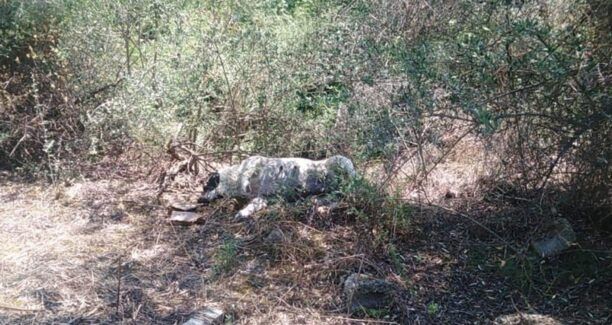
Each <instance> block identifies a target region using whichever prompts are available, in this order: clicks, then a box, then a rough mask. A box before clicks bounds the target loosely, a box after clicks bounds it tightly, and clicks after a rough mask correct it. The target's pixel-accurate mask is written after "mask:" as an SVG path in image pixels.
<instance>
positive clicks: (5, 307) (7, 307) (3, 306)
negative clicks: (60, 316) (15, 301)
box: [0, 305, 44, 312]
mask: <svg viewBox="0 0 612 325" xmlns="http://www.w3.org/2000/svg"><path fill="white" fill-rule="evenodd" d="M0 309H5V310H14V311H22V312H35V311H43V310H44V309H26V308H19V307H11V306H5V305H0Z"/></svg>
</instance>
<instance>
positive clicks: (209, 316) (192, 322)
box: [183, 306, 225, 325]
mask: <svg viewBox="0 0 612 325" xmlns="http://www.w3.org/2000/svg"><path fill="white" fill-rule="evenodd" d="M224 314H225V313H224V311H223V309H221V308H220V307H219V306H208V307H206V308H204V309H203V310H202V311H200V312H198V313H197V314H195V315H194V316H193V317H192V318H190V319H189V320H188V321H186V322H185V323H183V325H213V324H221V323H222V322H223V316H224Z"/></svg>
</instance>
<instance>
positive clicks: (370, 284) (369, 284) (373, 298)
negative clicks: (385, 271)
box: [344, 273, 395, 313]
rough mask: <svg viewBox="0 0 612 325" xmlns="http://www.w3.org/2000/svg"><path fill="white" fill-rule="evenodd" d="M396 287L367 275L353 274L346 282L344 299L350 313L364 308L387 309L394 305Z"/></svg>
mask: <svg viewBox="0 0 612 325" xmlns="http://www.w3.org/2000/svg"><path fill="white" fill-rule="evenodd" d="M394 289H395V288H394V286H393V285H392V284H391V283H389V282H387V281H384V280H381V279H374V278H372V277H371V276H368V275H365V274H358V273H354V274H351V275H350V276H349V277H348V278H347V279H346V281H344V298H345V299H346V300H345V301H346V305H347V308H348V310H349V312H350V313H354V312H356V311H359V310H361V309H362V308H368V309H369V308H376V309H380V308H385V307H390V306H391V304H392V303H393V293H394Z"/></svg>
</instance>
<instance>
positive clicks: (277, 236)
mask: <svg viewBox="0 0 612 325" xmlns="http://www.w3.org/2000/svg"><path fill="white" fill-rule="evenodd" d="M284 240H285V234H284V233H283V232H282V231H281V230H280V229H273V230H272V231H270V233H269V234H268V236H266V238H265V239H264V242H265V243H266V244H268V245H276V244H280V243H282V242H283V241H284Z"/></svg>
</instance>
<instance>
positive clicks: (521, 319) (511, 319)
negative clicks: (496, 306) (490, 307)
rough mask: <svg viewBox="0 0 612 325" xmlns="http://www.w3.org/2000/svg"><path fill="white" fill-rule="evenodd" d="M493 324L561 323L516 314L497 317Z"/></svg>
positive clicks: (540, 317)
mask: <svg viewBox="0 0 612 325" xmlns="http://www.w3.org/2000/svg"><path fill="white" fill-rule="evenodd" d="M493 324H495V325H561V324H562V323H561V322H559V321H558V320H556V319H554V318H552V317H549V316H546V315H539V314H524V313H516V314H512V315H504V316H499V317H497V318H496V319H495V320H494V321H493Z"/></svg>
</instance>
